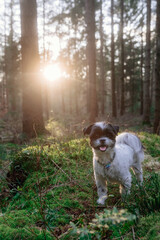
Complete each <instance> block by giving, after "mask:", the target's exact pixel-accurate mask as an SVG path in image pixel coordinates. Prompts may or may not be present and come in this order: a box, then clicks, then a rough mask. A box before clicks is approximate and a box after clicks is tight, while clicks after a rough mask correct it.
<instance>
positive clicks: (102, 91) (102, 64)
mask: <svg viewBox="0 0 160 240" xmlns="http://www.w3.org/2000/svg"><path fill="white" fill-rule="evenodd" d="M102 5H103V3H102V0H100V42H101V46H100V85H101V87H100V96H101V97H100V99H101V113H102V115H104V109H105V70H104V68H105V62H104V53H103V52H104V34H103V12H102V8H103V6H102Z"/></svg>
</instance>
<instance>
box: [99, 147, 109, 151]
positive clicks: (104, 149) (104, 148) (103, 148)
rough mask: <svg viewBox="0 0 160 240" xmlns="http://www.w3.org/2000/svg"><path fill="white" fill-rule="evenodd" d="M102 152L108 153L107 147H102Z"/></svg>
mask: <svg viewBox="0 0 160 240" xmlns="http://www.w3.org/2000/svg"><path fill="white" fill-rule="evenodd" d="M99 149H100V150H101V151H102V152H104V151H106V149H107V147H106V146H105V147H100V148H99Z"/></svg>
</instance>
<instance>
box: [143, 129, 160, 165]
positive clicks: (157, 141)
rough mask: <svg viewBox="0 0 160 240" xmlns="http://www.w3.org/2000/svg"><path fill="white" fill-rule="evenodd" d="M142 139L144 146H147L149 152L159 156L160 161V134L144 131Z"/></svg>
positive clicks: (153, 155)
mask: <svg viewBox="0 0 160 240" xmlns="http://www.w3.org/2000/svg"><path fill="white" fill-rule="evenodd" d="M140 136H141V135H140ZM141 140H142V143H143V144H144V146H145V147H146V149H147V152H148V153H149V154H150V155H151V156H152V157H159V161H160V136H158V135H156V134H149V133H146V132H145V133H143V136H142V138H141Z"/></svg>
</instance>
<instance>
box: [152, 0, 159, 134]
mask: <svg viewBox="0 0 160 240" xmlns="http://www.w3.org/2000/svg"><path fill="white" fill-rule="evenodd" d="M155 74H156V76H155V77H156V86H155V117H154V129H153V131H154V133H157V134H159V135H160V1H159V0H157V20H156V68H155Z"/></svg>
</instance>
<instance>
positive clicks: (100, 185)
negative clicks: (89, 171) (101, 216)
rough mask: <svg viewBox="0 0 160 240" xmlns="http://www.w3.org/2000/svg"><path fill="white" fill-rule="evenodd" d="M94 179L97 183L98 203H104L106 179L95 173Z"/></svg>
mask: <svg viewBox="0 0 160 240" xmlns="http://www.w3.org/2000/svg"><path fill="white" fill-rule="evenodd" d="M95 180H96V185H97V193H98V197H99V198H98V200H97V203H98V204H102V205H104V203H105V200H106V199H107V183H106V179H105V178H103V177H102V176H101V175H99V174H96V173H95Z"/></svg>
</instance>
